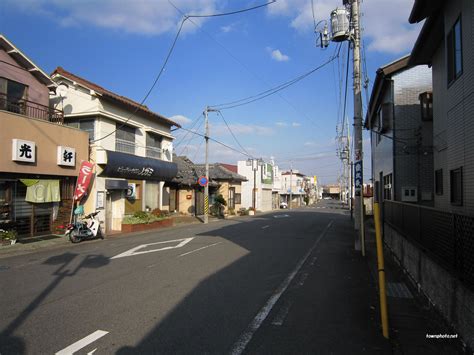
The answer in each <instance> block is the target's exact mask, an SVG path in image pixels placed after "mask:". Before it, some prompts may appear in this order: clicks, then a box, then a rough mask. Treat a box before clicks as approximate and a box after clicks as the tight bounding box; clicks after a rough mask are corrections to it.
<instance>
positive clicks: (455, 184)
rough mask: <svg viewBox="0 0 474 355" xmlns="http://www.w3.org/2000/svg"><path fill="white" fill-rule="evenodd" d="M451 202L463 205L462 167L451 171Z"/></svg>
mask: <svg viewBox="0 0 474 355" xmlns="http://www.w3.org/2000/svg"><path fill="white" fill-rule="evenodd" d="M450 180H451V181H450V182H451V204H453V205H456V206H462V202H463V201H462V194H463V188H462V167H461V168H457V169H454V170H451V171H450Z"/></svg>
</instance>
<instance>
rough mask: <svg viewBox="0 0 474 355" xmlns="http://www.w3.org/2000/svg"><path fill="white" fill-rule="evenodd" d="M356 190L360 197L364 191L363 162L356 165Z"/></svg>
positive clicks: (357, 162) (360, 161) (359, 161)
mask: <svg viewBox="0 0 474 355" xmlns="http://www.w3.org/2000/svg"><path fill="white" fill-rule="evenodd" d="M354 188H355V192H356V195H360V191H361V190H362V160H358V161H356V162H355V163H354Z"/></svg>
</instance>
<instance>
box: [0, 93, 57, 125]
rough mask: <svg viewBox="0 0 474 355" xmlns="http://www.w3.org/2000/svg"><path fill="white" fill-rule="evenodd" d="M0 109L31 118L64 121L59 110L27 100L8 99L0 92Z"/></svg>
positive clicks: (54, 121) (55, 121)
mask: <svg viewBox="0 0 474 355" xmlns="http://www.w3.org/2000/svg"><path fill="white" fill-rule="evenodd" d="M0 110H3V111H9V112H14V113H18V114H20V115H24V116H27V117H31V118H37V119H39V120H44V121H48V122H53V123H59V124H63V123H64V115H63V112H62V111H60V110H56V109H54V108H51V107H48V106H44V105H41V104H39V103H36V102H33V101H28V100H15V101H12V100H9V98H8V96H7V95H5V94H1V93H0Z"/></svg>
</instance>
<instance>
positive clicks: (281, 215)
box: [273, 214, 290, 218]
mask: <svg viewBox="0 0 474 355" xmlns="http://www.w3.org/2000/svg"><path fill="white" fill-rule="evenodd" d="M287 217H290V215H288V214H277V215H275V216H273V218H287Z"/></svg>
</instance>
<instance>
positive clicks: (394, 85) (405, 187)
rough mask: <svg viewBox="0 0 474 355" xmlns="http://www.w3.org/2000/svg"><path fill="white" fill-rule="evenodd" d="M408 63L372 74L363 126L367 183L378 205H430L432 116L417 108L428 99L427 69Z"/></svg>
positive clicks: (402, 61) (400, 61)
mask: <svg viewBox="0 0 474 355" xmlns="http://www.w3.org/2000/svg"><path fill="white" fill-rule="evenodd" d="M409 59H410V57H409V56H405V57H403V58H400V59H398V60H396V61H394V62H392V63H390V64H387V65H385V66H383V67H381V68H379V69H378V70H377V74H376V78H375V82H374V86H373V90H372V94H371V97H370V103H369V108H368V113H367V117H366V122H365V126H366V128H368V129H369V130H370V134H371V135H370V137H371V140H370V141H371V151H372V178H373V181H374V185H375V188H376V190H377V192H378V193H379V196H380V197H381V200H384V199H385V200H393V201H404V202H411V203H419V204H424V205H433V115H432V111H431V110H425V111H423V106H422V105H423V103H424V101H423V100H431V98H432V93H431V69H430V68H428V66H426V65H419V66H414V67H413V66H410V65H409V64H408V62H409ZM428 104H429V105H431V101H429V102H428ZM427 108H428V107H427Z"/></svg>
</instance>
